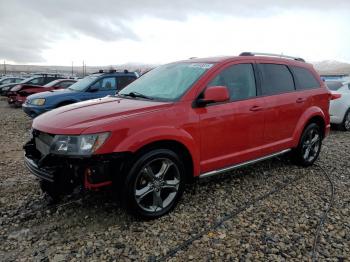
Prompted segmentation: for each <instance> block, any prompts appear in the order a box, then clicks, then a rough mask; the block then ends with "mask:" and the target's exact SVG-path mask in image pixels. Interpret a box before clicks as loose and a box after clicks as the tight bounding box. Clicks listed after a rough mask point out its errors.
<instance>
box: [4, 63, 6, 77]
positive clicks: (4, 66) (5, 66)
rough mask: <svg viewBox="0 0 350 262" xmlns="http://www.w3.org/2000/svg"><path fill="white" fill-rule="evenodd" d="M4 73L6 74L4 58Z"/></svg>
mask: <svg viewBox="0 0 350 262" xmlns="http://www.w3.org/2000/svg"><path fill="white" fill-rule="evenodd" d="M4 75H6V62H5V60H4Z"/></svg>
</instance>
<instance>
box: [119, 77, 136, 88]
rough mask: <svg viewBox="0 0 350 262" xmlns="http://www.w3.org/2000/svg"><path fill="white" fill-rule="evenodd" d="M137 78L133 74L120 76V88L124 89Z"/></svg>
mask: <svg viewBox="0 0 350 262" xmlns="http://www.w3.org/2000/svg"><path fill="white" fill-rule="evenodd" d="M135 79H136V78H135V77H133V76H118V90H122V89H123V88H124V87H126V86H127V85H128V84H130V83H131V82H132V81H134V80H135Z"/></svg>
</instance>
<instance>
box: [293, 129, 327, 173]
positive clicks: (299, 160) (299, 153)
mask: <svg viewBox="0 0 350 262" xmlns="http://www.w3.org/2000/svg"><path fill="white" fill-rule="evenodd" d="M311 129H317V132H318V134H319V135H320V137H321V140H320V148H319V150H318V152H317V154H316V157H315V158H314V159H313V160H312V161H307V160H305V159H304V157H303V148H302V147H303V142H304V139H305V137H306V135H307V134H308V133H309V131H310V130H311ZM322 139H323V137H322V132H321V129H320V126H319V125H317V124H316V123H311V124H309V125H308V126H307V127H306V128H305V129H304V131H303V133H302V135H301V137H300V141H299V145H298V148H297V150H296V151H295V160H296V163H297V164H299V165H301V166H304V167H307V166H311V165H313V163H314V162H315V161H316V160H317V159H318V156H319V155H320V152H321V148H322Z"/></svg>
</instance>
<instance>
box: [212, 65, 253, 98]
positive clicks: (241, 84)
mask: <svg viewBox="0 0 350 262" xmlns="http://www.w3.org/2000/svg"><path fill="white" fill-rule="evenodd" d="M208 86H226V87H227V88H228V90H229V93H230V100H231V101H239V100H245V99H249V98H252V97H256V85H255V76H254V69H253V65H252V64H238V65H232V66H230V67H228V68H226V69H224V70H223V71H221V72H220V73H219V74H218V75H217V76H216V77H215V78H214V79H213V80H212V81H211V82H210V83H209V85H208Z"/></svg>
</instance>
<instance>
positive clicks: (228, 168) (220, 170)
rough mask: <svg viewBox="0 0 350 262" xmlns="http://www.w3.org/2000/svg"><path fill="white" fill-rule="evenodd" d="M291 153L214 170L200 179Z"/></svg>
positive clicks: (202, 175) (282, 152)
mask: <svg viewBox="0 0 350 262" xmlns="http://www.w3.org/2000/svg"><path fill="white" fill-rule="evenodd" d="M290 151H291V149H286V150H283V151H280V152H277V153H274V154H271V155H267V156H263V157H260V158H257V159H254V160H249V161H247V162H243V163H240V164H236V165H233V166H230V167H225V168H222V169H218V170H213V171H210V172H207V173H203V174H201V175H200V176H199V178H207V177H211V176H216V175H219V174H222V173H225V172H228V171H231V170H234V169H237V168H241V167H244V166H249V165H252V164H255V163H258V162H260V161H264V160H267V159H270V158H274V157H277V156H280V155H283V154H285V153H288V152H290Z"/></svg>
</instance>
